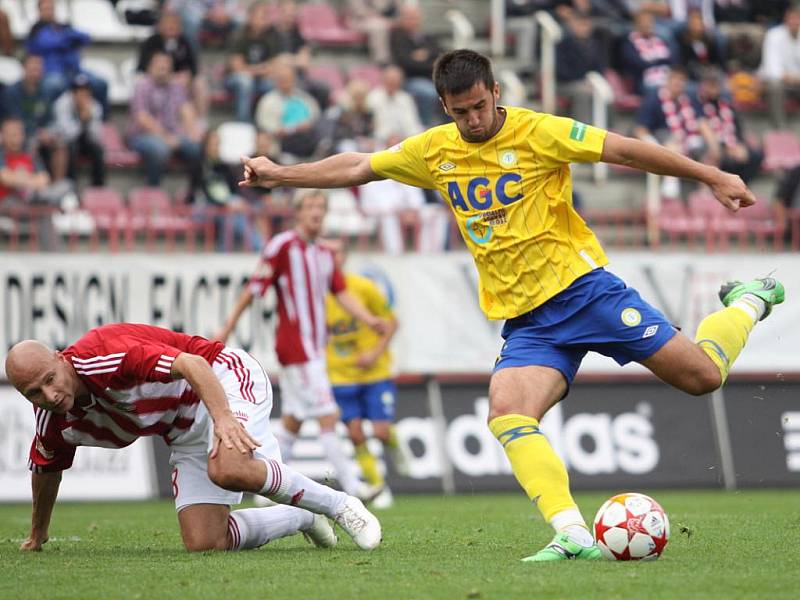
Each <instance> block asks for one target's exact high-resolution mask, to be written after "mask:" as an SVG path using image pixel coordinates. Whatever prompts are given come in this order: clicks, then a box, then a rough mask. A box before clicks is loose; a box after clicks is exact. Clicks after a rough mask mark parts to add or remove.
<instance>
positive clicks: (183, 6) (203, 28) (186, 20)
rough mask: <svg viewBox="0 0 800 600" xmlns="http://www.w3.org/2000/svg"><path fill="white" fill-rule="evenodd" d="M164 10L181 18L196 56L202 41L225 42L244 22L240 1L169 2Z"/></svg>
mask: <svg viewBox="0 0 800 600" xmlns="http://www.w3.org/2000/svg"><path fill="white" fill-rule="evenodd" d="M164 8H165V9H166V10H168V11H171V12H176V13H178V14H179V15H180V18H181V24H182V26H183V31H184V33H185V34H186V38H187V40H188V41H189V43H190V44H191V45H192V48H193V49H194V51H195V53H196V54H197V53H199V52H200V38H201V37H203V38H205V39H206V40H208V41H213V42H217V43H222V42H224V41H225V40H226V39H227V37H228V35H230V33H231V32H233V31H234V30H235V29H236V27H237V26H238V25H239V23H240V22H241V20H242V12H243V10H242V2H240V0H167V1H166V2H164Z"/></svg>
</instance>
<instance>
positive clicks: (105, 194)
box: [81, 187, 130, 250]
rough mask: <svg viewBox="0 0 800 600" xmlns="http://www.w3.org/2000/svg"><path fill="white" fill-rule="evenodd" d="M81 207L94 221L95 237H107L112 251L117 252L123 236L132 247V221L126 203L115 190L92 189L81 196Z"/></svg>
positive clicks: (84, 191)
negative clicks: (101, 234) (103, 235)
mask: <svg viewBox="0 0 800 600" xmlns="http://www.w3.org/2000/svg"><path fill="white" fill-rule="evenodd" d="M81 207H82V208H83V209H84V210H85V211H86V212H88V213H89V215H90V216H91V218H92V219H93V220H94V229H95V235H97V234H99V233H103V234H105V235H107V237H108V239H109V243H110V245H111V249H112V250H116V249H117V246H118V244H119V240H120V237H121V235H124V237H125V239H126V240H128V242H129V243H128V246H130V228H129V225H130V221H129V219H128V210H127V208H126V207H125V202H124V201H123V199H122V196H120V194H119V192H118V191H117V190H115V189H113V188H106V187H90V188H86V189H85V190H83V193H82V194H81Z"/></svg>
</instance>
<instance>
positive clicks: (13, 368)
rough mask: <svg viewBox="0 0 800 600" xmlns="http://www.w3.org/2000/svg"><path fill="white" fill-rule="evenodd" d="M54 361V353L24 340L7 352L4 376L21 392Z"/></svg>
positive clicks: (33, 342) (43, 346)
mask: <svg viewBox="0 0 800 600" xmlns="http://www.w3.org/2000/svg"><path fill="white" fill-rule="evenodd" d="M55 359H56V353H55V352H54V351H53V350H51V349H50V348H48V347H47V346H45V345H44V344H42V343H41V342H37V341H36V340H25V341H24V342H20V343H18V344H15V345H14V347H13V348H11V350H9V351H8V356H7V357H6V375H7V376H8V379H9V380H10V381H11V383H12V384H13V385H14V387H15V388H17V389H18V390H20V391H22V389H23V388H24V387H25V384H27V383H29V382H30V381H31V380H32V379H36V377H37V376H38V375H40V374H41V373H42V372H43V371H44V370H45V369H46V368H47V367H48V366H49V365H50V363H51V362H52V361H53V360H55Z"/></svg>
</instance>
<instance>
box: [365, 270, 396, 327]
mask: <svg viewBox="0 0 800 600" xmlns="http://www.w3.org/2000/svg"><path fill="white" fill-rule="evenodd" d="M367 281H368V282H369V284H368V285H365V286H364V290H363V296H362V300H363V301H364V305H365V306H366V307H367V310H369V312H371V313H372V314H373V315H375V316H376V317H381V318H382V319H394V313H393V312H392V307H391V306H390V305H389V301H388V300H387V299H386V298H385V297H384V295H383V292H381V290H380V288H379V287H378V286H377V285H376V284H375V283H374V282H373V281H370V280H369V279H367Z"/></svg>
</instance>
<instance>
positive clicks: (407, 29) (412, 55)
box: [389, 4, 443, 125]
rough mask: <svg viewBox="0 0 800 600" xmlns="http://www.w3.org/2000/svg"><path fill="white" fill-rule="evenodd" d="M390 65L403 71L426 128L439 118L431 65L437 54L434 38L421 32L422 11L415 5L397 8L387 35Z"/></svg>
mask: <svg viewBox="0 0 800 600" xmlns="http://www.w3.org/2000/svg"><path fill="white" fill-rule="evenodd" d="M389 45H390V47H391V50H392V60H393V62H394V64H396V65H398V66H399V67H400V68H401V69H403V73H404V75H405V77H406V90H407V91H408V92H409V93H410V94H411V95H412V96H413V97H414V101H415V102H416V103H417V108H418V109H419V114H420V117H422V121H423V123H425V124H426V125H432V124H434V123H435V122H438V121H441V120H442V119H443V117H442V114H441V106H440V104H439V95H438V94H437V93H436V88H435V87H434V86H433V81H432V80H431V74H432V73H433V63H434V61H435V60H436V58H437V57H438V56H439V54H440V53H441V49H440V48H439V43H438V42H437V41H436V39H435V38H433V37H431V36H429V35H427V34H425V33H423V32H422V11H421V10H420V8H419V6H418V5H416V4H404V5H403V6H402V7H401V8H400V13H399V16H398V18H397V25H396V26H395V28H394V29H393V30H392V32H391V35H390V36H389Z"/></svg>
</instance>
